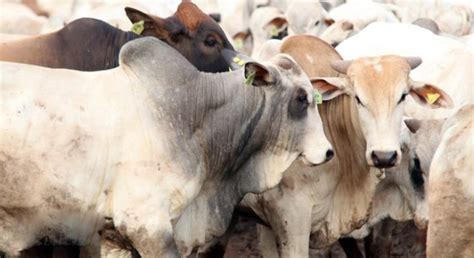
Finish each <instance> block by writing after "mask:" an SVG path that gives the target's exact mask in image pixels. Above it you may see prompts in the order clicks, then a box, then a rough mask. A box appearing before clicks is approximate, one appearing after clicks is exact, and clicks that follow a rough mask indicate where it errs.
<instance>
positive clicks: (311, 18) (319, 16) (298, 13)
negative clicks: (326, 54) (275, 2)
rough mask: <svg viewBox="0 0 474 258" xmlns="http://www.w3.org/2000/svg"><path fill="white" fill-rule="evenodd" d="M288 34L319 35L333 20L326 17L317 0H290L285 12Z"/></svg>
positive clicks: (326, 14)
mask: <svg viewBox="0 0 474 258" xmlns="http://www.w3.org/2000/svg"><path fill="white" fill-rule="evenodd" d="M285 16H286V18H287V20H288V25H289V31H288V33H289V34H290V35H294V34H309V35H314V36H319V35H321V34H322V33H323V31H325V30H326V29H327V27H328V26H329V25H331V24H332V23H333V22H334V21H333V20H332V19H330V18H329V17H328V13H327V12H326V10H325V9H324V8H323V6H322V5H321V3H320V2H319V0H306V1H292V2H290V3H289V5H288V8H287V10H286V12H285Z"/></svg>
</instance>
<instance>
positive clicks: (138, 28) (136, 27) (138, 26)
mask: <svg viewBox="0 0 474 258" xmlns="http://www.w3.org/2000/svg"><path fill="white" fill-rule="evenodd" d="M144 25H145V21H139V22H135V23H134V24H133V25H132V29H130V31H132V32H133V33H135V34H137V35H141V34H142V32H143V30H144V29H145V26H144Z"/></svg>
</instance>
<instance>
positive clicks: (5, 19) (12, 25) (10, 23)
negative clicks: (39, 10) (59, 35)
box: [0, 3, 48, 35]
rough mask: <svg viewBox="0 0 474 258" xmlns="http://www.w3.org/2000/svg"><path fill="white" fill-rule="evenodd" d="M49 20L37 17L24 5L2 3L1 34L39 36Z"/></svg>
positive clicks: (0, 16)
mask: <svg viewBox="0 0 474 258" xmlns="http://www.w3.org/2000/svg"><path fill="white" fill-rule="evenodd" d="M47 23H48V19H47V18H45V17H43V16H38V15H36V14H35V13H34V12H33V11H32V10H31V9H30V8H28V7H27V6H25V5H23V4H15V3H2V6H1V8H0V33H8V34H25V35H35V34H39V33H40V32H41V31H42V29H43V27H44V26H45V25H46V24H47Z"/></svg>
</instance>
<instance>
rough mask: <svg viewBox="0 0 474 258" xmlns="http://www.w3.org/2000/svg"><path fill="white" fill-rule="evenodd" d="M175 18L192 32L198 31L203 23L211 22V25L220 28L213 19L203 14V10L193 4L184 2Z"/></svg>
mask: <svg viewBox="0 0 474 258" xmlns="http://www.w3.org/2000/svg"><path fill="white" fill-rule="evenodd" d="M174 16H175V17H177V18H178V19H179V21H180V22H181V23H182V24H183V25H184V27H185V28H186V29H187V30H188V31H190V32H194V31H196V30H198V28H199V26H200V25H201V24H202V23H203V22H210V24H215V25H216V26H218V25H217V23H215V22H214V20H212V18H211V17H209V16H208V15H206V14H205V13H203V12H202V11H201V9H199V8H198V7H197V6H196V5H195V4H193V3H191V2H182V3H181V4H180V5H179V6H178V9H177V10H176V13H175V14H174Z"/></svg>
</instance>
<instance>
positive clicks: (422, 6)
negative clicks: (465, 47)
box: [384, 0, 474, 36]
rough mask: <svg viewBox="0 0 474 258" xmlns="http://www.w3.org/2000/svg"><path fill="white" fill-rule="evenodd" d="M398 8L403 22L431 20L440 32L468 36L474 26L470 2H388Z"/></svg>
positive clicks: (448, 0)
mask: <svg viewBox="0 0 474 258" xmlns="http://www.w3.org/2000/svg"><path fill="white" fill-rule="evenodd" d="M384 2H388V3H391V4H394V5H396V6H397V7H398V9H399V11H398V12H397V13H398V14H399V16H400V18H401V20H402V21H403V22H406V23H411V22H413V21H415V20H416V19H419V18H431V19H433V20H435V21H436V23H437V24H438V26H439V28H440V30H441V31H442V32H445V33H450V34H452V35H455V36H462V35H467V34H469V33H470V32H472V29H474V28H473V26H474V20H473V11H474V2H473V1H470V0H410V1H406V0H386V1H384Z"/></svg>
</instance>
